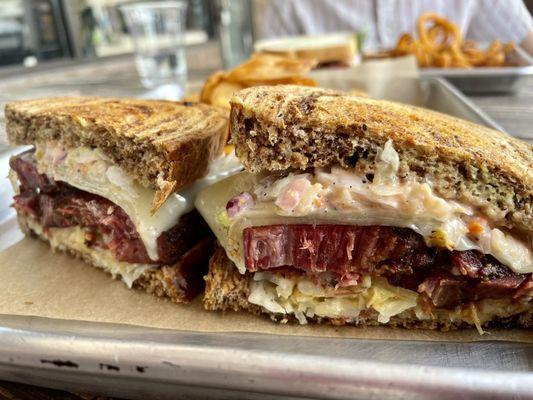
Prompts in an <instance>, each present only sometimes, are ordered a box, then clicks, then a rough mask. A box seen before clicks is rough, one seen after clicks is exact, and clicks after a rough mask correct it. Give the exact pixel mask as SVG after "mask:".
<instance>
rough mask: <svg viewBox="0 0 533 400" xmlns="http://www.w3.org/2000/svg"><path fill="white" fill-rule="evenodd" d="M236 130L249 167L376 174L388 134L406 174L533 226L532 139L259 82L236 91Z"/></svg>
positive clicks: (499, 218) (511, 224)
mask: <svg viewBox="0 0 533 400" xmlns="http://www.w3.org/2000/svg"><path fill="white" fill-rule="evenodd" d="M230 132H231V137H232V140H233V141H234V143H235V147H236V153H237V156H238V157H239V158H240V159H241V161H242V162H243V164H244V165H245V167H246V168H247V169H248V170H249V171H251V172H259V171H264V170H267V171H276V170H285V169H289V168H295V169H302V170H303V169H307V168H311V167H326V166H330V165H334V164H338V165H341V166H342V167H345V168H357V169H360V170H362V171H364V172H365V173H372V170H373V163H374V159H375V156H376V152H377V149H378V148H380V147H383V146H384V144H385V143H386V141H387V140H389V139H391V140H392V142H393V145H394V148H395V149H396V151H397V152H398V153H399V155H400V161H401V162H400V176H405V175H411V176H413V177H414V178H415V179H418V180H430V181H431V182H432V183H433V187H434V189H435V190H436V192H437V193H439V194H440V195H441V196H443V197H445V198H453V199H458V200H460V201H464V202H466V203H468V204H471V205H474V206H479V207H482V209H483V210H484V211H485V212H486V213H487V214H488V215H489V216H490V217H491V219H492V220H493V222H494V223H495V224H496V225H499V226H506V227H508V228H517V229H521V230H523V231H526V232H532V231H533V173H532V171H533V146H531V145H529V144H527V143H525V142H522V141H520V140H518V139H515V138H513V137H510V136H508V135H506V134H503V133H500V132H497V131H494V130H492V129H488V128H485V127H483V126H480V125H476V124H473V123H471V122H467V121H464V120H461V119H458V118H454V117H451V116H447V115H444V114H440V113H437V112H434V111H430V110H426V109H422V108H418V107H413V106H409V105H404V104H399V103H393V102H388V101H383V100H373V99H369V98H363V97H357V96H351V95H349V94H346V93H342V92H338V91H333V90H326V89H320V88H307V87H298V86H275V87H254V88H249V89H245V90H242V91H239V92H237V93H236V94H235V95H234V97H233V99H232V100H231V116H230Z"/></svg>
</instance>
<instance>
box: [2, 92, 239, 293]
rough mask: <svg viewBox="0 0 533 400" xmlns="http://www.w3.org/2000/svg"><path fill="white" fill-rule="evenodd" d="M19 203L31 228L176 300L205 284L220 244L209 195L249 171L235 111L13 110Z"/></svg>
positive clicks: (22, 221)
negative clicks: (229, 145)
mask: <svg viewBox="0 0 533 400" xmlns="http://www.w3.org/2000/svg"><path fill="white" fill-rule="evenodd" d="M5 116H6V131H7V136H8V139H9V141H10V142H11V143H12V144H16V145H32V148H31V149H29V150H27V151H24V152H23V153H21V154H19V155H16V156H13V157H12V158H11V160H10V167H11V171H10V178H11V180H12V183H13V186H14V188H15V192H16V195H15V197H14V208H15V210H16V211H17V216H18V221H19V225H20V226H21V228H22V230H23V231H24V232H26V233H28V234H32V235H34V236H38V237H40V238H41V239H43V240H45V241H47V242H49V243H50V245H51V247H52V248H53V249H54V250H55V249H57V250H61V251H66V252H69V253H72V254H74V255H76V256H78V257H80V258H82V259H83V260H85V261H86V262H88V263H90V264H92V265H94V266H96V267H99V268H102V269H104V270H105V271H107V272H109V273H110V274H112V275H113V276H114V277H120V278H122V280H123V281H124V282H125V283H126V284H127V285H128V286H129V287H132V286H135V287H140V288H144V289H146V290H147V291H148V292H151V293H154V294H156V295H159V296H165V297H168V298H170V299H171V300H172V301H175V302H185V301H188V300H190V299H192V298H193V297H194V296H195V295H196V294H197V293H198V292H199V291H201V290H202V289H203V275H204V274H205V272H206V269H207V262H208V260H209V257H210V255H211V254H212V249H213V238H212V234H211V233H210V231H209V228H208V226H207V225H206V223H205V221H204V220H203V219H202V217H201V216H200V215H199V214H198V212H197V211H196V210H195V209H194V200H195V196H196V194H197V192H198V191H199V190H200V189H201V188H202V187H204V186H206V185H208V184H209V183H212V182H214V181H216V180H217V179H220V178H221V177H225V176H228V174H230V173H232V172H235V171H237V170H238V169H240V166H239V165H240V164H239V162H238V160H237V159H236V158H235V157H234V155H233V156H231V155H228V156H225V155H224V154H223V149H224V145H225V142H226V139H227V117H225V116H224V114H223V113H221V112H220V111H219V110H218V109H216V108H214V107H211V106H206V105H203V104H192V103H178V102H170V101H151V100H137V99H114V98H91V97H86V98H83V97H73V98H48V99H39V100H28V101H19V102H13V103H10V104H8V105H7V106H6V109H5Z"/></svg>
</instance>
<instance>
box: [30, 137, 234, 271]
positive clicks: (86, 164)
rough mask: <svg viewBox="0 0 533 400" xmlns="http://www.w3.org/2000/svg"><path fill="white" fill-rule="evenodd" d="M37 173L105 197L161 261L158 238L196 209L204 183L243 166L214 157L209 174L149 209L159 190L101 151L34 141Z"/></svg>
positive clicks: (226, 157) (230, 158) (225, 157)
mask: <svg viewBox="0 0 533 400" xmlns="http://www.w3.org/2000/svg"><path fill="white" fill-rule="evenodd" d="M36 158H37V161H38V166H39V172H41V173H45V174H47V175H48V176H50V177H52V178H53V179H55V180H58V181H64V182H66V183H68V184H69V185H72V186H74V187H76V188H78V189H81V190H84V191H86V192H89V193H93V194H96V195H99V196H102V197H104V198H106V199H108V200H110V201H111V202H113V203H114V204H116V205H118V206H120V207H121V208H122V209H123V210H124V211H125V212H126V214H127V215H128V216H129V217H130V219H131V221H132V222H133V224H134V226H135V228H136V230H137V233H138V234H139V237H140V238H141V240H142V241H143V243H144V245H145V247H146V251H147V253H148V256H149V257H150V259H152V260H154V261H157V260H158V259H159V257H158V252H157V238H158V237H159V236H160V235H161V234H162V233H163V232H165V231H166V230H168V229H170V228H172V227H173V226H174V225H176V224H177V223H178V221H179V219H180V217H181V216H182V215H184V214H186V213H188V212H190V211H192V210H193V208H194V201H195V198H196V195H197V194H198V192H199V191H200V190H201V189H203V188H204V187H206V186H208V185H211V184H212V183H214V182H216V181H218V180H220V179H223V178H225V177H227V176H229V175H231V174H234V173H236V172H238V171H239V170H240V169H242V166H241V164H240V162H239V160H238V159H237V158H236V157H235V155H234V154H233V153H232V154H229V155H223V156H221V157H219V158H218V159H216V160H214V161H213V162H212V164H211V166H210V170H209V173H208V175H207V176H206V177H205V178H203V179H199V180H197V181H196V182H195V183H193V184H192V185H189V186H188V187H187V188H184V189H183V190H181V191H180V193H174V194H172V195H171V196H169V197H168V199H167V200H166V201H165V202H164V203H163V204H162V205H161V207H160V208H159V209H158V210H157V211H156V212H155V213H154V214H152V213H151V205H152V200H153V198H154V195H155V190H153V189H151V188H146V187H144V186H142V185H140V184H139V183H138V182H137V181H136V180H134V179H133V178H132V177H131V176H130V175H128V174H127V173H126V171H124V169H122V168H121V167H119V166H117V165H115V164H114V163H113V162H112V161H111V160H110V159H109V158H108V157H107V156H106V155H105V154H104V153H103V152H102V151H101V150H100V149H96V148H95V149H92V148H89V147H76V148H71V149H65V148H63V147H62V145H61V144H60V143H57V142H56V143H47V144H44V145H36Z"/></svg>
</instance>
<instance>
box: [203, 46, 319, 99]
mask: <svg viewBox="0 0 533 400" xmlns="http://www.w3.org/2000/svg"><path fill="white" fill-rule="evenodd" d="M315 65H316V62H314V61H312V60H299V59H293V58H287V57H282V56H279V55H273V54H262V53H261V54H253V55H252V56H251V58H250V59H249V60H248V61H246V62H244V63H243V64H241V65H239V66H237V67H235V68H234V69H232V70H230V71H226V72H224V71H219V72H216V73H214V74H213V75H211V76H210V77H209V78H208V79H207V80H206V82H205V84H204V87H203V88H202V92H201V95H200V101H201V102H203V103H207V104H212V105H215V106H219V107H225V108H229V100H230V99H231V96H232V95H233V93H234V92H235V91H237V90H240V89H243V88H246V87H251V86H259V85H303V86H316V82H315V81H314V80H313V79H311V78H307V77H305V76H304V75H305V74H306V73H308V72H309V71H310V70H311V69H312V68H313V67H314V66H315Z"/></svg>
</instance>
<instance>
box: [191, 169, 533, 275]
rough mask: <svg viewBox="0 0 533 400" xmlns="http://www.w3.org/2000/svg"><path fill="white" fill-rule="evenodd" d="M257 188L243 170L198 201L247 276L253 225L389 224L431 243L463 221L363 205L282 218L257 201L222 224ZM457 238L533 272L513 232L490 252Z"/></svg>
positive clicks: (463, 244) (462, 243) (458, 245)
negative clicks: (236, 201) (229, 207)
mask: <svg viewBox="0 0 533 400" xmlns="http://www.w3.org/2000/svg"><path fill="white" fill-rule="evenodd" d="M255 185H256V177H254V176H253V175H251V174H249V173H247V172H242V173H240V174H237V175H234V176H232V177H230V178H228V179H225V180H223V181H221V182H218V183H216V184H214V185H212V186H210V187H208V188H206V189H204V190H203V191H202V192H200V193H199V195H198V197H197V199H196V208H197V209H198V211H199V212H200V214H202V216H203V217H204V219H205V220H206V221H207V223H208V224H209V226H210V228H211V230H212V231H213V232H214V233H215V235H216V236H217V239H218V241H219V242H220V244H221V245H222V246H223V247H224V249H225V250H226V253H227V255H228V257H229V258H230V259H231V261H233V262H234V263H235V265H236V266H237V268H238V269H239V271H240V272H241V273H244V272H246V269H245V266H244V257H243V254H244V250H243V245H242V232H243V230H244V229H245V228H247V227H250V226H264V225H276V224H317V225H318V224H345V225H346V224H349V225H384V226H396V227H403V228H410V229H412V230H414V231H415V232H417V233H419V234H421V235H422V236H423V237H424V238H426V240H427V239H428V238H429V237H430V235H431V233H432V232H433V231H435V230H438V229H443V228H445V229H446V230H447V231H453V228H454V226H455V223H456V222H457V221H456V220H455V219H453V218H451V219H449V220H447V221H446V222H445V224H444V225H443V223H442V221H439V220H436V219H434V218H431V217H428V216H424V215H418V216H405V215H402V214H399V213H398V211H397V210H395V209H392V208H391V209H387V208H377V207H361V208H360V209H358V210H351V211H349V212H346V211H340V210H339V211H332V212H329V213H327V214H324V213H313V214H309V215H305V216H294V217H293V216H286V215H279V214H277V213H276V210H275V209H274V208H273V205H272V204H266V203H263V204H261V203H256V204H255V205H254V206H253V207H251V208H250V210H246V211H243V212H242V213H241V214H239V215H238V216H236V217H235V218H232V219H231V220H227V219H226V221H222V219H223V218H221V215H224V212H225V210H226V204H227V202H228V200H230V199H231V198H233V197H234V196H236V195H237V194H239V193H241V192H251V191H252V190H253V188H254V186H255ZM443 201H444V200H443ZM226 218H227V217H226ZM221 222H222V223H221ZM224 222H225V223H224ZM493 231H495V233H498V232H500V231H499V230H497V229H494V230H493ZM496 231H497V232H496ZM500 233H501V232H500ZM457 237H458V239H457V240H456V242H455V244H454V246H453V248H454V249H455V250H459V251H465V250H480V251H483V252H485V253H488V254H491V255H493V256H494V257H495V258H496V259H498V260H499V261H500V262H502V263H503V264H504V265H506V266H508V267H509V268H510V269H512V270H513V271H514V272H516V273H519V274H525V273H530V272H533V262H532V257H533V256H532V251H531V250H530V248H529V247H528V245H527V244H526V243H524V242H522V241H520V240H518V239H516V238H514V237H513V236H511V235H509V234H503V233H501V234H497V235H496V236H495V243H493V244H492V245H491V246H490V247H488V246H487V247H484V248H482V247H480V245H479V244H477V243H475V242H474V241H473V240H470V239H469V238H468V237H467V236H466V235H465V234H464V233H461V232H458V234H457ZM484 250H485V251H484ZM487 250H488V251H487Z"/></svg>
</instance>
